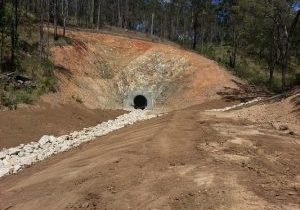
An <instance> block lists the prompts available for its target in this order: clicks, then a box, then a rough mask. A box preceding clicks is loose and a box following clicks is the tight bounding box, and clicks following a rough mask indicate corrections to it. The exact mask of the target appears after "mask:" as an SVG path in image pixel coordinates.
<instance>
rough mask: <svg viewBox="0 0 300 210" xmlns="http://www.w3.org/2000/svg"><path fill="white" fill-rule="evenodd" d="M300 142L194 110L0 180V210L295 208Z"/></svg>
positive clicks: (297, 205)
mask: <svg viewBox="0 0 300 210" xmlns="http://www.w3.org/2000/svg"><path fill="white" fill-rule="evenodd" d="M299 192H300V140H299V138H298V136H292V135H290V136H289V135H283V134H282V133H280V132H279V131H276V130H274V128H273V127H270V126H268V125H267V124H256V123H253V122H250V121H247V120H243V119H231V118H220V117H218V114H217V113H216V114H213V115H212V114H210V115H208V114H206V113H205V112H203V107H201V106H194V107H191V108H188V109H185V110H181V111H175V112H171V113H169V114H168V115H165V116H163V117H160V118H157V119H152V120H149V121H145V122H141V123H138V124H135V125H133V126H130V127H126V128H124V129H121V130H119V131H117V132H114V133H112V134H110V135H108V136H105V137H101V138H99V139H98V140H97V141H94V142H92V143H90V144H85V145H83V146H81V147H80V148H78V149H75V150H72V151H71V152H67V153H64V154H60V155H57V156H55V157H54V158H51V159H49V160H46V161H45V162H42V163H40V164H37V165H35V166H33V167H31V168H28V169H26V170H24V171H22V172H21V173H20V174H18V175H16V176H9V177H5V178H2V179H0V209H30V210H33V209H203V210H207V209H226V210H227V209H247V210H251V209H257V210H258V209H278V210H282V209H289V210H292V209H294V210H296V209H299V208H300V194H299Z"/></svg>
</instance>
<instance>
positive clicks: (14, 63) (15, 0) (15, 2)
mask: <svg viewBox="0 0 300 210" xmlns="http://www.w3.org/2000/svg"><path fill="white" fill-rule="evenodd" d="M12 2H13V6H12V14H13V20H12V24H11V25H12V26H11V63H12V68H13V70H14V71H15V70H17V45H18V34H17V32H18V3H19V1H18V0H12Z"/></svg>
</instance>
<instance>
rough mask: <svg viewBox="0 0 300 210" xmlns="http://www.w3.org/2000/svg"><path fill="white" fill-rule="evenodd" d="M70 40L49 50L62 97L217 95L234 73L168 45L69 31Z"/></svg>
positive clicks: (109, 104) (114, 101) (89, 102)
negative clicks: (130, 94) (149, 93)
mask: <svg viewBox="0 0 300 210" xmlns="http://www.w3.org/2000/svg"><path fill="white" fill-rule="evenodd" d="M67 36H68V37H69V38H70V39H71V40H72V44H71V45H67V46H57V47H53V48H52V49H51V54H52V60H53V62H54V64H55V67H56V76H57V77H58V79H59V90H60V95H61V97H62V99H64V100H68V99H70V98H76V99H79V100H80V101H83V103H84V104H85V105H86V106H88V107H89V108H122V107H123V102H124V100H126V98H127V97H128V94H129V92H130V91H147V92H151V93H152V94H153V97H154V100H155V104H156V105H157V106H158V107H162V105H168V107H170V108H180V107H185V106H188V105H191V104H195V103H199V102H203V101H205V100H207V99H215V98H218V96H217V94H216V92H217V91H219V90H221V89H222V88H223V87H224V86H234V84H233V82H231V79H232V76H231V75H230V74H229V73H228V72H226V71H225V70H224V69H222V68H221V67H219V66H218V65H217V64H216V63H215V62H213V61H210V60H208V59H206V58H204V57H202V56H200V55H198V54H196V53H192V52H188V51H185V50H182V49H180V48H179V47H174V46H170V45H164V44H160V43H153V42H148V41H144V40H138V39H131V38H125V37H120V36H113V35H108V34H100V33H89V32H78V31H76V32H75V31H68V33H67Z"/></svg>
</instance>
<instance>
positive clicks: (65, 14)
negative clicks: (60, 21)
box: [63, 0, 69, 37]
mask: <svg viewBox="0 0 300 210" xmlns="http://www.w3.org/2000/svg"><path fill="white" fill-rule="evenodd" d="M63 4H64V10H63V17H64V28H63V37H66V24H67V18H68V16H69V3H68V0H63Z"/></svg>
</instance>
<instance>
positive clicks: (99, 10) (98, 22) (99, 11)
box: [97, 0, 101, 30]
mask: <svg viewBox="0 0 300 210" xmlns="http://www.w3.org/2000/svg"><path fill="white" fill-rule="evenodd" d="M100 14H101V0H98V14H97V30H99V29H100V17H101V16H100Z"/></svg>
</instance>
